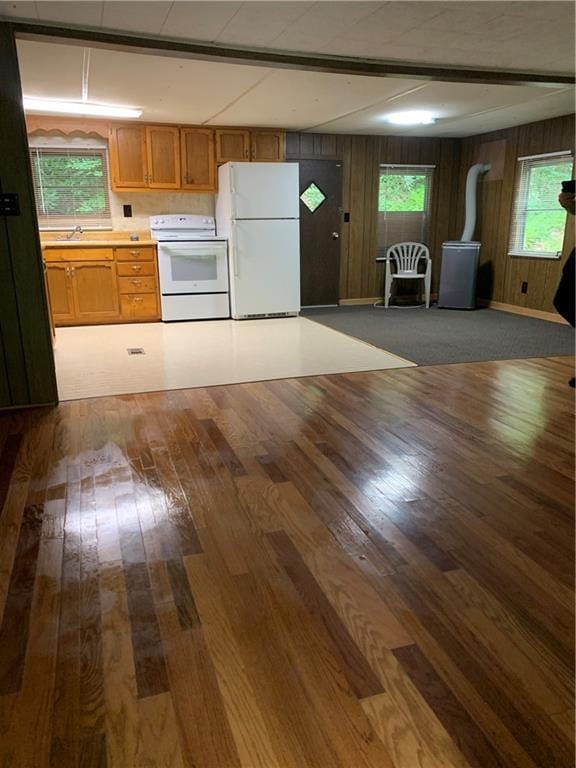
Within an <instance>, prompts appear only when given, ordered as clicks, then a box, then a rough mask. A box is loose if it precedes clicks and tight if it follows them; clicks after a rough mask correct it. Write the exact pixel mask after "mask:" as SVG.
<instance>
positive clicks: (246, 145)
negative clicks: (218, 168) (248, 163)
mask: <svg viewBox="0 0 576 768" xmlns="http://www.w3.org/2000/svg"><path fill="white" fill-rule="evenodd" d="M249 159H250V131H237V130H234V129H233V128H218V129H217V130H216V161H217V162H218V163H229V162H232V161H233V160H249Z"/></svg>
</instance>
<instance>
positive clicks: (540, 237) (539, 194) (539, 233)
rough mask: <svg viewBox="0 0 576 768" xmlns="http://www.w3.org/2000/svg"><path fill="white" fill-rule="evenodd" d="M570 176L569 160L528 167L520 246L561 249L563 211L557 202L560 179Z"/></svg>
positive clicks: (534, 249)
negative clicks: (529, 168)
mask: <svg viewBox="0 0 576 768" xmlns="http://www.w3.org/2000/svg"><path fill="white" fill-rule="evenodd" d="M570 178H572V160H565V161H558V162H556V163H554V164H547V165H541V166H539V167H534V168H531V170H530V174H529V177H528V190H527V199H526V208H525V215H524V228H523V232H522V240H521V243H522V250H525V251H532V252H536V253H556V252H558V251H561V250H562V243H563V241H564V227H565V225H566V213H565V212H564V211H563V210H562V208H560V206H559V204H558V194H559V193H560V190H561V183H562V182H563V181H565V180H566V179H570Z"/></svg>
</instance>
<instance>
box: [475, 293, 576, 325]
mask: <svg viewBox="0 0 576 768" xmlns="http://www.w3.org/2000/svg"><path fill="white" fill-rule="evenodd" d="M478 304H479V305H480V306H481V307H488V308H489V309H499V310H500V311H501V312H510V313H512V314H513V315H524V316H525V317H535V318H537V319H538V320H548V322H550V323H558V324H559V325H570V323H568V322H567V321H566V320H564V318H563V317H561V316H560V315H558V314H557V313H556V312H545V311H544V310H543V309H531V307H519V306H517V305H516V304H504V303H503V302H501V301H491V300H490V299H478Z"/></svg>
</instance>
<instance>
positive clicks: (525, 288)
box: [520, 281, 528, 293]
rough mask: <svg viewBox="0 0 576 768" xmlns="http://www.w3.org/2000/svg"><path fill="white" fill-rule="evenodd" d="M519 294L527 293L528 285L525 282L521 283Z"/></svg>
mask: <svg viewBox="0 0 576 768" xmlns="http://www.w3.org/2000/svg"><path fill="white" fill-rule="evenodd" d="M520 293H528V283H527V282H526V281H524V282H523V283H522V290H521V291H520Z"/></svg>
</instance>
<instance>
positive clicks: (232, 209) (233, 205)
mask: <svg viewBox="0 0 576 768" xmlns="http://www.w3.org/2000/svg"><path fill="white" fill-rule="evenodd" d="M230 213H231V216H232V219H233V220H234V219H235V218H236V187H235V186H234V166H233V165H231V166H230Z"/></svg>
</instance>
